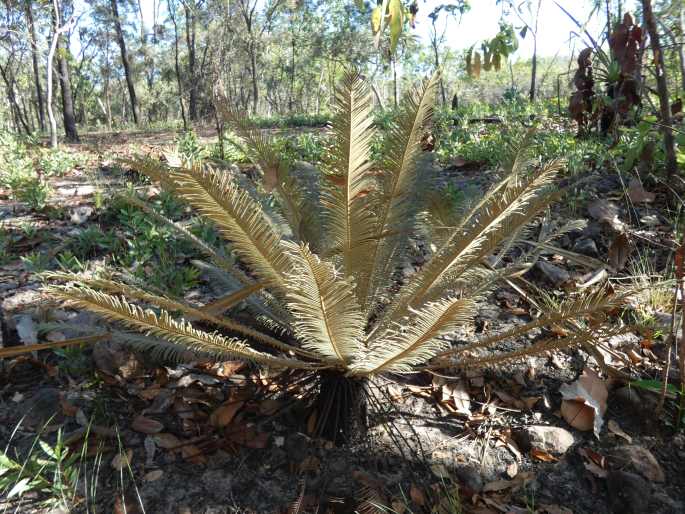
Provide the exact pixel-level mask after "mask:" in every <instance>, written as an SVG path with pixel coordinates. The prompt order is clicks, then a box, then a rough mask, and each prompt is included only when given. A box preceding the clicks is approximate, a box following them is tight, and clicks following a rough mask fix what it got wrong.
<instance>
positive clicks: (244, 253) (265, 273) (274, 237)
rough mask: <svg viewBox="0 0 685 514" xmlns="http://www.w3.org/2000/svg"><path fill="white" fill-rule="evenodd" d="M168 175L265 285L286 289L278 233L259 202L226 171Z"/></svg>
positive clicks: (285, 264) (285, 267)
mask: <svg viewBox="0 0 685 514" xmlns="http://www.w3.org/2000/svg"><path fill="white" fill-rule="evenodd" d="M171 178H172V180H173V181H174V183H175V184H176V192H177V194H178V195H179V196H180V197H181V198H182V199H183V200H185V201H187V202H188V203H189V204H190V205H191V206H193V207H195V208H196V209H197V210H198V211H199V212H200V213H201V214H202V215H203V216H205V217H207V218H208V219H210V220H212V221H213V222H214V223H215V224H216V226H217V229H218V230H219V232H220V233H221V234H222V235H223V236H224V237H225V238H226V239H228V240H230V241H231V243H232V244H233V247H234V249H235V251H236V253H237V254H238V255H239V256H240V258H241V259H243V260H244V261H245V262H246V263H248V264H249V265H250V266H251V267H252V268H253V269H254V270H255V271H256V272H257V273H258V274H259V276H260V277H262V279H263V280H264V282H265V283H266V284H267V285H268V286H270V287H274V288H275V289H276V290H277V291H279V292H280V293H285V290H284V287H283V277H284V274H285V272H286V271H288V270H289V269H290V263H289V259H288V257H287V255H286V254H285V253H284V252H283V251H282V249H281V247H280V240H281V236H280V234H278V232H276V230H275V228H274V227H273V226H272V225H271V222H270V221H269V219H268V217H267V216H266V215H265V214H264V212H263V211H262V209H261V207H260V206H259V204H258V203H257V202H255V201H254V200H253V199H252V198H250V195H249V194H247V193H246V192H245V191H242V190H241V189H239V188H238V187H237V186H236V185H235V184H234V183H233V182H232V181H231V179H230V177H229V176H228V175H223V176H220V175H219V174H218V173H215V172H212V171H211V170H199V169H188V168H184V169H179V170H176V171H174V172H173V173H172V174H171Z"/></svg>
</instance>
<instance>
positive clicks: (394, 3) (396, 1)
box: [389, 0, 404, 54]
mask: <svg viewBox="0 0 685 514" xmlns="http://www.w3.org/2000/svg"><path fill="white" fill-rule="evenodd" d="M389 9H390V53H391V54H394V53H395V49H396V48H397V43H398V42H399V40H400V34H402V23H403V21H404V20H403V18H404V9H402V0H390V6H389Z"/></svg>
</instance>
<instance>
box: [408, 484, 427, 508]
mask: <svg viewBox="0 0 685 514" xmlns="http://www.w3.org/2000/svg"><path fill="white" fill-rule="evenodd" d="M409 497H410V498H411V501H412V502H414V504H416V505H418V506H419V507H423V506H424V505H426V495H425V494H424V492H423V490H422V489H420V488H419V487H418V486H417V485H416V484H412V485H411V487H410V488H409Z"/></svg>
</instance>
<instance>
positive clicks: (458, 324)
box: [47, 71, 618, 441]
mask: <svg viewBox="0 0 685 514" xmlns="http://www.w3.org/2000/svg"><path fill="white" fill-rule="evenodd" d="M437 84H438V80H437V76H434V77H432V78H431V79H430V80H429V81H427V82H426V83H425V84H423V86H422V87H419V88H418V89H416V90H414V91H412V92H410V93H409V94H407V96H406V97H405V98H404V99H403V101H402V102H401V104H400V107H399V109H398V112H399V114H398V117H397V119H396V120H395V121H394V122H393V123H392V124H391V126H390V128H389V129H388V130H387V131H386V133H385V134H383V141H382V144H381V147H382V149H383V150H382V156H381V158H380V159H379V160H377V161H373V160H372V159H371V146H372V143H373V142H374V140H375V138H376V134H375V133H374V126H373V119H372V113H371V106H372V102H371V96H370V93H369V88H368V86H367V84H365V82H364V81H363V80H362V79H361V76H360V74H359V73H358V72H355V71H350V72H348V73H346V75H345V77H344V79H343V81H342V83H341V85H340V86H339V88H338V90H337V92H336V98H337V106H336V109H335V113H334V114H335V115H334V117H333V121H332V126H331V134H332V135H333V136H334V143H333V145H332V146H331V147H330V148H329V149H328V152H327V157H326V162H325V163H324V164H323V166H322V167H321V168H322V169H321V170H320V171H316V170H315V171H314V172H312V175H311V176H307V177H305V176H302V175H296V174H295V173H290V170H289V168H288V165H287V163H283V162H281V161H280V158H279V154H278V152H277V150H276V149H275V147H274V146H273V144H272V142H271V141H270V140H269V139H268V137H267V136H265V134H264V133H263V132H261V131H260V130H259V129H257V128H256V127H254V126H253V125H251V124H250V122H249V120H248V119H247V117H245V116H242V115H240V114H239V113H235V112H232V111H230V110H226V111H225V112H224V113H223V115H224V116H225V118H226V121H227V125H228V126H230V127H232V128H233V129H234V130H235V131H236V132H237V133H238V134H239V135H240V136H241V137H242V139H243V142H244V146H245V148H246V150H247V151H248V154H249V156H250V158H251V159H252V160H253V161H254V163H255V164H257V165H258V167H259V168H260V169H261V171H262V172H263V175H264V176H263V184H262V185H263V187H264V189H266V190H267V191H270V192H271V194H272V195H273V196H274V198H272V199H271V200H274V201H263V202H262V201H260V199H259V197H258V195H257V193H256V190H257V188H256V187H254V185H250V184H249V183H247V182H248V181H247V179H246V178H245V177H242V176H233V175H232V174H231V173H230V172H229V171H227V170H218V171H217V170H214V169H212V168H210V167H208V166H202V165H201V164H193V165H184V164H182V160H181V159H169V160H168V163H167V164H164V163H162V162H158V161H151V160H146V159H137V160H132V161H126V162H127V163H128V164H129V165H130V166H132V167H133V168H134V169H137V170H138V171H141V172H143V173H145V174H146V175H148V176H149V177H150V178H152V179H153V180H154V181H157V182H159V183H160V184H161V186H162V188H163V189H166V190H167V191H169V192H171V193H173V194H175V195H176V196H177V197H178V198H179V199H180V200H182V201H184V202H186V203H187V204H188V205H189V206H191V207H192V208H194V209H195V210H196V212H197V214H199V215H200V216H202V217H204V218H205V219H206V220H207V221H211V222H212V223H213V224H214V225H215V226H216V227H217V229H218V231H219V233H220V234H221V236H223V238H224V239H225V241H226V243H227V244H229V245H230V250H231V253H232V254H233V255H235V256H236V257H237V258H238V259H239V260H240V261H241V263H242V265H243V266H242V267H241V266H237V265H236V264H235V263H234V262H233V261H231V260H229V259H226V258H225V257H224V255H225V253H224V250H219V249H217V248H214V247H212V246H210V245H208V244H207V243H205V242H204V241H201V240H200V239H198V238H197V237H195V236H193V235H192V234H191V233H190V232H189V231H188V230H187V229H186V228H185V227H184V226H182V225H180V224H178V223H175V222H173V221H171V220H166V219H165V218H163V217H162V216H160V215H158V214H157V215H155V216H154V218H155V220H156V221H158V222H159V221H161V222H162V223H165V224H166V225H167V226H168V227H170V228H172V229H173V230H174V231H175V233H177V234H179V236H180V237H184V238H186V239H187V240H188V241H189V243H190V244H193V245H194V246H195V247H196V248H197V249H198V251H200V252H202V253H203V254H204V255H206V256H207V259H208V260H209V261H210V262H208V263H207V262H205V263H202V267H203V268H204V269H205V270H208V271H210V272H211V273H212V281H213V282H214V283H219V282H221V283H226V284H228V286H227V290H226V294H225V296H223V297H221V298H219V299H217V300H216V301H214V302H213V303H211V304H209V305H205V306H194V305H189V304H187V303H184V302H182V301H179V300H176V299H173V298H169V297H165V296H161V295H155V294H151V293H149V292H148V291H147V290H146V288H141V287H134V286H131V285H129V284H124V283H121V282H116V281H113V280H110V279H104V278H92V277H85V276H81V275H74V274H61V273H53V274H51V278H53V279H58V280H61V281H65V282H67V284H66V285H60V286H58V285H53V286H49V287H48V288H47V292H48V293H49V294H51V295H52V296H53V297H55V298H59V299H62V300H65V301H66V302H67V303H69V304H71V305H72V306H74V307H77V308H81V309H88V310H90V311H93V312H95V313H96V314H99V315H101V316H102V317H104V318H107V319H109V320H112V321H114V322H116V323H118V324H119V327H118V328H115V330H120V329H121V327H122V326H123V328H124V329H129V330H135V331H138V332H142V333H143V334H145V335H144V336H140V335H136V336H132V335H131V336H130V337H129V339H130V340H132V341H137V342H136V343H135V344H137V345H138V346H139V347H142V348H144V349H146V348H150V349H156V350H157V351H159V352H160V353H161V354H162V355H164V356H170V355H179V354H182V353H183V352H186V351H188V350H193V351H197V352H199V353H200V354H202V355H205V356H206V355H209V356H214V357H216V358H219V359H236V358H237V359H244V360H247V361H252V362H254V363H257V364H260V365H263V366H266V367H269V368H272V369H283V368H290V369H293V370H302V371H303V372H304V373H311V374H313V376H314V377H317V378H318V379H319V388H320V389H319V392H318V400H315V402H314V412H316V413H317V414H315V415H316V416H318V418H316V419H314V420H313V421H312V424H313V425H314V429H313V430H314V431H316V432H318V433H320V434H322V435H326V436H328V437H330V438H331V439H333V440H336V441H350V440H352V441H353V440H354V439H355V438H356V437H357V436H361V435H362V434H363V433H364V432H365V427H366V401H365V398H366V395H365V392H366V382H367V380H369V379H370V378H372V377H374V376H379V375H382V374H387V373H408V372H415V371H416V370H419V369H421V368H424V367H426V365H427V363H428V362H429V361H431V359H435V358H436V357H437V358H438V359H439V361H438V362H437V363H436V362H435V361H433V362H431V363H430V366H431V367H439V366H450V367H455V366H458V367H467V366H477V365H486V366H496V365H500V364H501V363H502V362H505V361H507V360H513V359H521V358H526V357H527V356H529V355H532V354H535V353H540V352H548V351H551V350H554V349H556V348H566V347H569V346H572V345H583V344H588V343H594V342H596V341H597V340H598V339H599V338H601V337H602V336H607V335H609V336H610V335H612V331H611V330H606V328H604V327H605V325H604V324H603V321H606V320H605V317H604V316H603V315H602V313H603V312H607V311H609V310H613V309H615V308H616V306H617V303H618V299H617V298H612V297H610V296H607V295H606V294H605V293H604V291H596V292H588V291H585V292H583V293H579V295H578V296H575V297H572V298H569V299H568V300H565V301H564V302H562V303H561V304H560V305H554V306H553V308H552V309H551V311H550V312H542V313H540V315H539V316H538V317H537V318H535V320H534V321H532V322H530V323H528V324H525V325H523V326H521V327H517V328H516V329H512V330H509V331H507V332H505V333H502V334H495V335H489V336H488V337H486V338H484V339H481V340H479V341H474V342H473V343H471V344H469V345H466V346H465V347H461V348H454V349H451V348H450V344H449V342H448V339H447V338H446V336H448V335H450V334H452V333H454V332H455V331H457V330H460V329H462V328H463V327H464V326H465V325H467V324H470V323H471V321H472V319H473V316H474V314H475V313H476V311H477V305H478V303H479V302H480V301H481V300H482V298H483V297H484V295H485V294H486V293H487V292H488V291H489V290H490V289H492V287H494V285H495V284H497V283H498V282H499V281H500V280H501V279H506V278H509V277H512V276H515V275H518V274H520V273H522V272H524V271H525V270H526V269H529V268H530V266H532V265H533V264H534V262H535V260H536V259H538V258H539V255H540V252H542V251H549V250H550V248H552V249H553V248H554V247H553V245H552V242H553V240H554V238H555V237H558V236H559V235H560V234H563V233H564V230H566V231H568V230H571V229H573V228H574V227H573V226H571V228H568V227H566V228H565V227H560V228H559V229H558V230H557V231H556V232H555V231H553V230H552V231H550V230H545V231H544V233H543V234H541V235H540V236H539V237H537V238H536V240H535V242H534V243H533V244H532V245H530V244H529V245H523V244H522V243H523V242H524V241H526V240H527V238H529V237H530V236H531V234H532V228H531V224H532V225H533V228H534V226H535V223H536V222H537V221H538V220H539V215H540V213H542V212H544V211H545V210H546V209H547V208H548V206H549V205H550V203H551V202H552V201H553V200H554V199H556V198H557V197H558V196H559V195H560V192H559V191H558V190H557V191H555V190H554V179H555V177H556V175H557V173H558V172H559V171H560V170H561V168H562V163H561V162H557V161H555V162H552V163H550V164H548V165H546V166H543V167H541V168H535V167H534V166H532V165H531V161H530V155H529V142H530V139H531V138H530V137H528V138H527V139H526V141H524V142H523V143H522V145H521V148H519V149H512V152H511V159H510V160H509V161H508V162H506V163H503V165H504V167H505V169H507V168H508V170H509V174H508V175H506V176H504V177H502V180H501V181H500V182H499V183H498V184H496V185H495V186H494V187H493V188H492V189H491V191H490V192H489V193H487V194H485V195H484V197H483V198H482V199H480V200H479V201H478V202H477V203H476V204H475V205H473V206H472V207H471V209H470V210H469V211H468V212H463V213H457V212H455V211H454V209H453V206H452V204H451V203H449V200H448V199H447V198H444V199H440V198H437V200H436V197H435V196H434V195H429V194H425V195H424V194H422V192H424V191H426V192H428V191H430V190H431V189H430V187H431V184H430V183H429V177H427V176H423V175H420V174H419V172H418V171H417V162H418V161H419V157H420V154H421V151H422V150H421V139H422V136H423V134H424V133H425V131H426V130H427V124H428V123H429V120H430V118H431V114H432V109H433V103H434V98H435V92H436V85H437ZM219 105H221V103H219ZM226 105H228V103H226ZM141 202H142V200H135V201H133V203H134V204H140V203H141ZM271 206H275V207H271ZM144 210H145V209H144ZM272 211H274V212H272ZM276 211H278V212H276ZM284 227H286V228H284ZM417 233H421V234H426V233H427V234H428V235H429V236H428V237H429V241H430V243H431V245H432V246H434V247H435V251H434V252H433V254H432V257H431V258H430V259H429V260H428V261H427V262H426V263H425V264H424V265H423V267H422V268H421V269H420V270H419V271H418V272H417V273H415V274H414V275H412V276H411V277H410V278H409V279H408V280H407V281H406V283H405V284H403V285H402V286H401V287H398V284H397V282H396V280H395V278H394V277H396V276H397V274H396V273H397V271H398V270H401V269H403V268H404V267H405V266H406V265H407V264H408V257H407V254H408V252H407V249H408V247H409V244H410V240H411V238H412V237H413V236H414V235H415V234H417ZM531 247H532V248H533V250H530V248H531ZM312 249H315V250H316V251H313V250H312ZM514 249H515V250H516V251H512V250H514ZM512 256H515V257H512ZM493 263H495V264H493ZM245 268H248V269H249V270H250V274H247V273H245V272H244V271H243V270H244V269H245ZM217 277H218V279H217ZM238 304H241V305H243V306H245V307H247V309H249V310H250V311H251V312H252V314H253V319H254V320H255V321H256V323H255V325H251V326H247V325H245V324H244V323H240V322H239V321H236V320H235V319H231V318H230V317H225V316H224V313H225V312H229V313H230V309H231V308H233V307H235V306H237V305H238ZM194 323H202V325H201V326H202V327H206V326H212V327H216V330H217V331H216V332H210V331H205V330H200V329H198V328H197V327H196V326H195V325H194ZM545 326H554V327H556V328H557V330H556V331H555V332H556V333H559V330H558V329H559V328H561V330H562V331H564V330H565V331H567V332H568V333H569V335H568V336H567V337H563V338H556V337H552V338H550V339H547V340H543V341H540V342H537V343H534V344H532V345H530V346H523V347H522V348H519V349H517V350H515V351H511V352H507V353H498V352H491V353H488V354H487V355H482V354H481V355H479V352H480V351H482V350H484V349H491V348H496V347H497V345H498V343H500V342H501V341H503V340H505V339H516V340H519V341H521V340H526V338H525V337H521V336H523V335H525V333H526V332H527V331H529V330H539V329H541V328H544V327H545ZM587 327H591V328H587ZM219 330H220V331H221V332H219ZM273 334H282V336H283V337H281V336H280V335H278V336H274V335H273ZM160 341H163V344H162V343H160ZM265 347H268V348H269V351H268V352H267V351H260V350H259V349H261V348H265ZM467 351H468V353H466V352H467ZM455 358H456V359H455ZM312 415H314V414H312Z"/></svg>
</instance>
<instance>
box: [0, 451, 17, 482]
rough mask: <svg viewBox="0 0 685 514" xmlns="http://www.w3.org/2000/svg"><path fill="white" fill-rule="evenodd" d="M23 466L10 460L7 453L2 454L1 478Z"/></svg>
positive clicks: (0, 457)
mask: <svg viewBox="0 0 685 514" xmlns="http://www.w3.org/2000/svg"><path fill="white" fill-rule="evenodd" d="M19 468H21V466H20V465H19V464H18V463H16V462H14V461H13V460H12V459H10V458H9V457H8V456H7V455H6V454H5V453H0V477H1V476H2V475H4V474H5V473H7V472H8V471H10V470H11V469H19Z"/></svg>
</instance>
